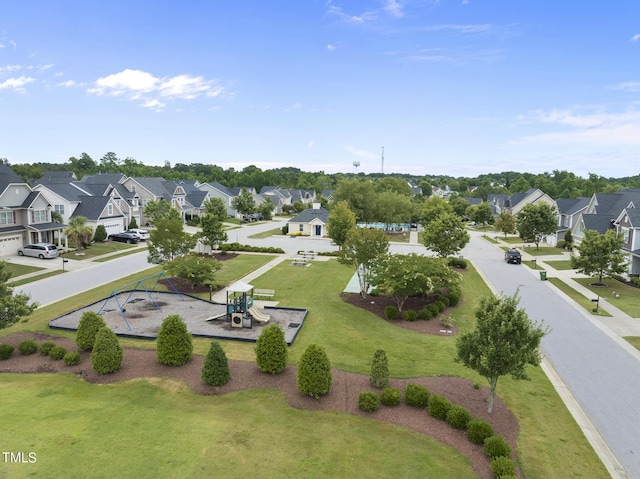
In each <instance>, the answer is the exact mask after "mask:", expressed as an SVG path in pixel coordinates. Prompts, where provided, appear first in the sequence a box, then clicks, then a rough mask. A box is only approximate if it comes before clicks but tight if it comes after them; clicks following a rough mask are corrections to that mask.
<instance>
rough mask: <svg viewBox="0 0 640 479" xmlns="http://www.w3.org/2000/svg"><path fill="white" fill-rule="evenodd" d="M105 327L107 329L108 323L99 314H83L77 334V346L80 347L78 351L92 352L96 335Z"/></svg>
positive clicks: (87, 312) (90, 312) (91, 312)
mask: <svg viewBox="0 0 640 479" xmlns="http://www.w3.org/2000/svg"><path fill="white" fill-rule="evenodd" d="M104 327H106V323H105V322H104V319H102V316H100V315H99V314H97V313H94V312H93V311H85V312H84V313H82V316H81V317H80V323H79V324H78V332H77V334H76V346H78V349H79V350H80V351H91V350H92V349H93V345H94V343H95V342H96V334H98V331H100V329H101V328H104Z"/></svg>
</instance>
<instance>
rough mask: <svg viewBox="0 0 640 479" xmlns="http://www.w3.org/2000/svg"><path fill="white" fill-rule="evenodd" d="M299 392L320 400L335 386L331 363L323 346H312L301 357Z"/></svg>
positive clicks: (298, 375) (298, 377)
mask: <svg viewBox="0 0 640 479" xmlns="http://www.w3.org/2000/svg"><path fill="white" fill-rule="evenodd" d="M296 380H297V384H298V391H300V392H301V393H302V394H308V395H309V396H313V397H314V398H316V399H318V398H319V397H320V395H321V394H328V393H329V391H331V386H332V385H333V376H332V375H331V362H330V361H329V358H328V356H327V353H326V352H325V350H324V348H323V347H322V346H318V345H317V344H313V343H312V344H310V345H309V346H307V349H305V350H304V352H303V353H302V356H300V362H299V363H298V373H297V375H296Z"/></svg>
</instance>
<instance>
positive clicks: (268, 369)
mask: <svg viewBox="0 0 640 479" xmlns="http://www.w3.org/2000/svg"><path fill="white" fill-rule="evenodd" d="M254 350H255V352H256V363H257V364H258V368H259V369H260V371H262V372H265V373H271V374H278V373H280V372H282V371H283V370H284V368H286V367H287V357H288V354H289V353H288V351H287V342H286V341H285V339H284V331H283V330H282V328H280V326H278V325H277V324H270V325H269V326H267V327H266V328H264V329H263V330H262V332H261V333H260V336H259V337H258V340H257V341H256V346H255V348H254Z"/></svg>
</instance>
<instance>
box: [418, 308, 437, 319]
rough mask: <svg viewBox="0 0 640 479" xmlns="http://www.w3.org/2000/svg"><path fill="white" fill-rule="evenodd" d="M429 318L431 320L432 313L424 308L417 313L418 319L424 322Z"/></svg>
mask: <svg viewBox="0 0 640 479" xmlns="http://www.w3.org/2000/svg"><path fill="white" fill-rule="evenodd" d="M431 318H433V313H432V312H431V310H430V309H429V308H427V307H426V306H425V307H424V308H422V309H421V310H420V311H418V319H424V320H425V321H428V320H430V319H431Z"/></svg>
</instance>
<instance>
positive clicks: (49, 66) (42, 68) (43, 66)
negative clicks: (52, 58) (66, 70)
mask: <svg viewBox="0 0 640 479" xmlns="http://www.w3.org/2000/svg"><path fill="white" fill-rule="evenodd" d="M53 67H54V65H53V64H51V63H50V64H48V65H42V66H41V67H39V69H40V70H41V71H45V70H50V69H51V68H53Z"/></svg>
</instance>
